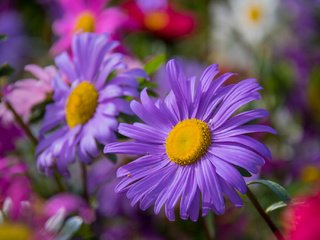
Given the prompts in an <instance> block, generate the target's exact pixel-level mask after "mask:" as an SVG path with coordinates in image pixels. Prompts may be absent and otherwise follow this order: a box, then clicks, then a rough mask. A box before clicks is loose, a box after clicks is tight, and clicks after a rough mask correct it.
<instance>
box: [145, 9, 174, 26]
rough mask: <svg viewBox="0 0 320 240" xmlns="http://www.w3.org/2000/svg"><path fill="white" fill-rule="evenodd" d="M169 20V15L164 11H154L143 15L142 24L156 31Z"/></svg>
mask: <svg viewBox="0 0 320 240" xmlns="http://www.w3.org/2000/svg"><path fill="white" fill-rule="evenodd" d="M168 22H169V17H168V15H167V14H166V13H165V12H162V11H154V12H151V13H148V14H147V15H146V16H145V19H144V24H145V25H146V27H147V28H149V29H151V30H154V31H157V30H161V29H163V28H164V27H165V26H166V25H167V24H168Z"/></svg>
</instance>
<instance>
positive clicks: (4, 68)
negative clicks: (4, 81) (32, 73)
mask: <svg viewBox="0 0 320 240" xmlns="http://www.w3.org/2000/svg"><path fill="white" fill-rule="evenodd" d="M13 72H14V69H13V68H12V67H11V66H10V65H9V64H7V63H5V64H3V65H1V66H0V77H9V76H11V75H12V74H13Z"/></svg>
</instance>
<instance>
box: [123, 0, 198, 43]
mask: <svg viewBox="0 0 320 240" xmlns="http://www.w3.org/2000/svg"><path fill="white" fill-rule="evenodd" d="M123 9H124V10H125V11H126V12H127V14H128V16H129V26H130V28H131V29H132V30H144V31H149V32H152V33H153V34H155V35H157V36H159V37H161V38H165V39H172V38H180V37H184V36H186V35H188V34H190V33H191V32H192V31H193V30H194V28H195V25H196V22H195V18H194V17H193V16H192V14H191V13H189V12H186V11H181V10H178V9H177V8H176V6H175V5H173V4H171V3H167V1H164V0H159V1H145V0H144V1H142V0H140V1H139V0H136V1H133V0H129V1H128V2H126V3H124V4H123Z"/></svg>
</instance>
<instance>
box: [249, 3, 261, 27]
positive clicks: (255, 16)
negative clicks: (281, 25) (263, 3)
mask: <svg viewBox="0 0 320 240" xmlns="http://www.w3.org/2000/svg"><path fill="white" fill-rule="evenodd" d="M247 14H248V18H249V20H250V21H251V22H253V23H258V22H260V21H261V18H262V9H261V7H259V6H256V5H253V6H251V7H250V8H249V9H248V13H247Z"/></svg>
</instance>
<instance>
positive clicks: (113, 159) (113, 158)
mask: <svg viewBox="0 0 320 240" xmlns="http://www.w3.org/2000/svg"><path fill="white" fill-rule="evenodd" d="M106 156H107V158H108V159H110V160H111V162H113V163H116V162H117V155H116V154H113V153H107V154H106Z"/></svg>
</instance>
